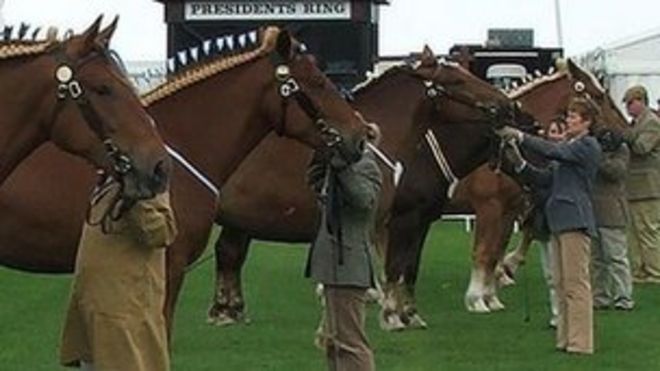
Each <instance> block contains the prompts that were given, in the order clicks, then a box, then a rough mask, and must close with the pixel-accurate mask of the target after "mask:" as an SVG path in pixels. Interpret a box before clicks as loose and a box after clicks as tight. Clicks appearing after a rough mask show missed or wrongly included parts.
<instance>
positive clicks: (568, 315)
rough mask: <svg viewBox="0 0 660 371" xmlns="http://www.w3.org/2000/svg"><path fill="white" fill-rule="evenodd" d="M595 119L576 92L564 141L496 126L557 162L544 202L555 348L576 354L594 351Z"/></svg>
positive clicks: (598, 151)
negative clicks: (592, 130)
mask: <svg viewBox="0 0 660 371" xmlns="http://www.w3.org/2000/svg"><path fill="white" fill-rule="evenodd" d="M594 119H595V112H594V109H593V107H592V106H591V103H590V102H588V101H587V100H584V99H580V98H575V99H573V100H571V102H570V103H569V106H568V116H567V119H566V123H567V130H566V138H567V139H566V140H565V141H563V142H559V143H554V142H550V141H547V140H544V139H541V138H537V137H534V136H531V135H527V134H524V133H522V132H520V131H518V130H516V129H513V128H510V127H505V128H503V129H499V130H498V131H497V134H498V135H500V136H501V137H502V138H503V140H505V141H510V140H513V141H515V142H518V143H520V145H521V147H522V148H524V149H526V150H529V151H532V152H535V153H537V154H539V155H542V156H544V157H545V158H547V159H548V160H554V161H556V162H557V166H556V167H554V168H553V169H552V173H551V176H552V182H551V185H550V196H549V197H548V200H547V201H546V204H545V215H546V218H547V222H548V227H549V229H550V233H551V244H552V247H551V249H552V253H553V259H552V263H553V279H554V280H555V287H556V290H557V296H558V299H559V316H558V322H557V338H556V348H557V349H558V350H560V351H565V352H568V353H579V354H591V353H593V351H594V345H593V299H592V293H591V282H590V274H589V261H590V247H591V237H592V236H595V235H596V227H595V220H594V213H593V208H592V204H591V192H592V188H593V182H594V181H595V179H596V173H597V171H598V165H599V163H600V161H601V155H602V151H601V147H600V145H599V144H598V141H597V140H596V139H595V138H594V137H593V136H591V135H589V130H590V127H591V125H592V123H593V122H594ZM525 168H530V169H528V170H531V169H532V168H533V167H532V166H531V165H528V164H526V163H523V165H522V166H519V167H518V171H523V172H524V171H526V169H525Z"/></svg>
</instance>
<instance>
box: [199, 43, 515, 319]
mask: <svg viewBox="0 0 660 371" xmlns="http://www.w3.org/2000/svg"><path fill="white" fill-rule="evenodd" d="M416 75H417V76H416ZM424 76H426V77H424ZM354 99H355V101H354V103H353V105H354V107H355V108H356V109H358V110H359V111H360V112H361V113H362V114H363V115H364V116H365V117H366V119H367V120H369V121H374V122H377V123H378V124H380V127H381V130H382V134H383V148H384V150H385V151H386V152H387V153H389V154H391V155H392V156H394V157H396V158H398V159H400V160H402V161H403V163H404V164H405V165H406V167H407V166H408V164H410V163H411V162H414V161H416V158H418V157H419V156H420V154H421V152H422V151H423V145H422V142H421V141H420V140H421V139H422V138H424V137H425V136H432V137H435V136H438V140H443V138H444V140H445V141H446V142H447V143H449V142H452V141H453V142H454V143H460V146H452V147H451V150H450V151H447V152H446V155H447V159H448V160H449V161H450V162H451V163H452V164H454V165H455V166H454V169H455V173H456V175H457V176H463V175H465V174H467V173H468V172H469V171H470V170H471V169H474V168H475V167H476V166H478V165H479V164H480V163H483V162H485V161H486V159H487V158H488V156H489V153H490V151H489V149H490V146H491V145H492V139H493V136H492V133H491V129H492V125H493V124H494V123H493V121H494V120H498V119H501V120H504V119H505V118H500V117H492V116H491V115H485V114H484V113H483V108H482V107H495V111H497V112H500V113H503V112H506V113H509V114H510V112H511V111H512V110H513V109H514V108H512V105H511V101H510V100H508V99H507V98H506V96H505V95H504V94H502V93H501V92H499V91H497V90H496V89H494V88H493V87H491V86H490V85H488V84H486V83H484V82H483V81H481V80H479V79H477V78H476V77H474V76H472V75H471V74H469V72H467V71H465V70H464V69H462V68H461V67H459V66H458V65H455V64H451V63H446V62H442V63H438V62H437V60H436V58H435V57H434V56H433V54H432V53H431V51H430V50H429V49H425V51H424V53H422V60H421V64H420V66H419V67H418V68H417V69H415V70H414V71H410V70H409V69H407V68H403V67H395V68H392V69H390V70H388V71H387V72H385V73H384V74H383V75H382V76H381V77H379V78H377V79H376V80H374V81H371V82H369V83H367V84H365V85H363V86H362V87H360V88H359V89H357V91H355V92H354ZM431 103H433V106H429V104H431ZM424 107H426V108H425V109H422V108H424ZM496 116H497V115H496ZM507 119H508V118H507ZM507 122H508V121H507ZM508 123H509V124H513V123H511V122H508ZM420 124H424V126H420ZM420 129H422V130H420ZM429 129H431V130H432V131H429ZM406 142H408V143H407V144H406ZM274 153H281V154H283V157H282V161H281V163H283V164H286V165H287V166H284V165H279V166H278V165H277V164H273V163H272V162H271V161H270V159H271V158H272V155H273V154H274ZM309 158H310V153H309V151H308V150H306V149H305V148H303V147H301V146H290V145H289V143H286V142H284V141H282V140H280V139H278V138H276V137H274V136H271V137H269V138H267V140H265V141H264V143H262V144H261V145H259V146H258V147H257V149H255V151H254V152H253V153H252V154H250V156H249V157H248V158H247V159H246V160H245V161H244V162H243V164H242V165H241V166H240V167H239V169H238V170H237V171H236V173H235V174H234V175H232V177H230V179H229V181H228V182H227V184H225V186H224V188H223V192H222V194H221V197H220V199H219V202H218V209H217V218H216V221H217V222H218V223H219V224H221V225H222V226H223V228H222V232H221V234H220V237H219V239H218V241H217V243H216V264H217V276H216V293H215V297H214V300H213V304H212V306H211V308H210V309H209V312H208V317H209V321H210V322H211V323H215V324H222V325H224V324H231V323H234V322H236V321H240V320H242V319H244V318H245V300H244V297H243V294H242V287H241V286H242V284H241V270H242V266H243V264H244V262H245V259H246V257H247V252H248V247H249V243H250V240H251V239H252V238H258V239H264V240H274V241H286V242H308V241H311V239H312V238H313V236H314V233H315V228H314V226H315V220H316V214H317V207H316V204H315V202H314V198H313V195H312V194H311V192H310V191H309V190H308V187H307V186H306V185H305V182H304V179H305V176H304V165H305V164H306V162H307V161H308V160H309ZM291 165H293V166H291ZM430 172H431V173H432V174H433V175H434V176H435V177H436V179H437V180H436V181H435V182H434V183H431V184H423V185H421V186H426V187H430V188H433V187H436V186H437V183H438V182H441V178H442V174H441V173H439V170H438V169H437V168H433V169H431V170H430ZM384 174H388V172H387V170H385V171H384ZM402 183H403V185H400V186H399V187H402V186H405V185H406V184H411V183H415V184H417V182H416V180H415V179H410V178H409V173H408V170H406V172H404V173H403V179H402ZM258 184H262V186H258ZM420 193H421V191H420V190H418V189H413V190H411V191H410V192H408V193H407V194H406V197H410V198H413V199H415V198H416V197H417V195H419V194H420ZM427 193H428V192H427ZM395 194H398V193H397V190H394V189H391V188H390V189H386V190H384V192H383V199H382V200H381V202H380V204H379V212H378V217H377V223H376V228H375V236H376V240H377V243H378V244H379V245H380V246H383V247H384V246H385V245H386V243H387V238H388V234H390V233H391V230H388V229H389V227H388V223H389V221H390V218H391V214H396V213H397V212H401V210H402V209H404V208H405V205H404V204H403V203H402V202H401V201H398V203H397V201H396V200H393V197H394V196H395ZM393 201H394V204H392V202H393ZM407 202H409V201H407V200H406V203H407ZM421 202H426V201H425V200H424V201H421ZM301 267H302V262H301Z"/></svg>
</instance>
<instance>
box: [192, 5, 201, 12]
mask: <svg viewBox="0 0 660 371" xmlns="http://www.w3.org/2000/svg"><path fill="white" fill-rule="evenodd" d="M201 11H202V4H192V6H191V13H192V15H198V14H199V13H200V12H201Z"/></svg>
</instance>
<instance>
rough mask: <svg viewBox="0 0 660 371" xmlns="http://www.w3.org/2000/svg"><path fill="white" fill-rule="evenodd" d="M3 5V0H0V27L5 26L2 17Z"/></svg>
mask: <svg viewBox="0 0 660 371" xmlns="http://www.w3.org/2000/svg"><path fill="white" fill-rule="evenodd" d="M4 5H5V0H0V29H3V28H4V27H5V19H4V18H3V17H2V8H3V7H4Z"/></svg>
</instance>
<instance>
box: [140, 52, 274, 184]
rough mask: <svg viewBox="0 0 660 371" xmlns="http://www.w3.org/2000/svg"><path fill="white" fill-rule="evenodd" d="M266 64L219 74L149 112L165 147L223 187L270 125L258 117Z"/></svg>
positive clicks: (182, 91)
mask: <svg viewBox="0 0 660 371" xmlns="http://www.w3.org/2000/svg"><path fill="white" fill-rule="evenodd" d="M263 63H268V62H264V61H255V62H251V63H248V64H246V65H242V66H239V67H235V68H233V69H231V70H228V71H225V72H222V73H220V74H218V75H216V76H214V77H211V78H209V79H207V80H205V81H202V82H199V83H197V84H195V85H193V86H190V87H188V88H186V89H183V90H181V91H179V92H177V93H175V94H174V95H171V96H169V97H167V98H163V99H161V100H159V101H157V102H155V103H153V104H152V105H151V106H149V108H148V110H149V112H150V114H151V115H152V116H153V117H154V119H155V121H156V122H157V123H158V125H159V127H160V128H161V133H162V136H163V139H164V140H165V142H166V143H167V144H168V145H170V146H171V147H172V148H173V149H175V150H177V151H178V152H179V153H180V154H181V155H183V156H184V157H185V158H186V159H187V160H188V161H189V162H191V163H192V164H194V165H195V166H196V167H197V168H198V170H200V171H201V172H202V173H203V174H204V175H206V176H207V177H209V179H210V180H211V181H212V182H213V183H214V184H215V185H216V186H221V185H222V184H223V183H224V181H225V180H226V179H227V178H228V177H229V175H230V174H231V173H232V172H233V171H234V170H235V169H236V168H237V167H238V165H239V164H240V163H241V161H242V160H243V159H244V158H245V157H246V156H247V155H248V153H249V152H250V151H251V150H252V149H253V148H254V147H255V146H256V145H257V144H258V143H259V141H260V140H261V139H263V137H264V136H265V135H266V134H267V133H268V131H269V130H270V127H271V125H272V123H271V122H268V121H267V120H265V118H264V116H263V115H262V112H261V111H260V109H261V104H262V98H263V97H262V94H263V90H264V86H265V84H266V82H265V81H264V79H263V78H257V77H256V76H264V74H265V73H264V72H263V71H260V70H259V69H261V68H263V67H264V66H263Z"/></svg>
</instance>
